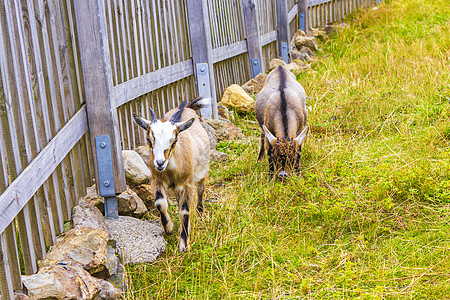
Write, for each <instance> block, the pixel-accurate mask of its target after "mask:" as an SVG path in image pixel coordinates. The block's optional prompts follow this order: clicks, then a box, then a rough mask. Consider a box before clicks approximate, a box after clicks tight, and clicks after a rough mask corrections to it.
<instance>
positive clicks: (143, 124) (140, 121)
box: [133, 114, 151, 130]
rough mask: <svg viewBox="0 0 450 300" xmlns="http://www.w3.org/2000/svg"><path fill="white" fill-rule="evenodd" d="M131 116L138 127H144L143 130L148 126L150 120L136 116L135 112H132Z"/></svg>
mask: <svg viewBox="0 0 450 300" xmlns="http://www.w3.org/2000/svg"><path fill="white" fill-rule="evenodd" d="M133 118H134V122H136V124H138V125H139V126H140V127H142V128H144V129H145V130H147V129H148V126H149V125H150V124H151V122H150V121H148V120H146V119H142V118H140V117H138V116H137V115H136V114H133Z"/></svg>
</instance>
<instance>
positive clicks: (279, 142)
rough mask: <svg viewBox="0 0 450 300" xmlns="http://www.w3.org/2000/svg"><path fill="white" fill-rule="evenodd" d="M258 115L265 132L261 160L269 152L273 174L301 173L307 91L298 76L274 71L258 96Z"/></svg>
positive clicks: (288, 72)
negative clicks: (300, 163) (298, 80)
mask: <svg viewBox="0 0 450 300" xmlns="http://www.w3.org/2000/svg"><path fill="white" fill-rule="evenodd" d="M255 112H256V119H257V120H258V123H259V126H260V129H261V149H260V151H259V156H258V160H259V161H262V160H263V159H264V156H265V150H267V155H268V158H269V167H270V173H271V174H272V175H273V174H275V173H276V174H277V175H278V178H279V179H285V178H287V177H289V176H290V174H291V173H292V171H293V170H295V171H296V172H298V171H299V170H298V168H299V159H300V154H301V147H302V142H303V140H304V138H305V137H306V135H307V134H308V126H306V117H307V114H306V94H305V90H304V89H303V87H302V86H301V84H300V83H298V82H297V80H296V78H295V75H294V74H293V73H292V72H290V71H288V70H286V69H285V68H283V67H281V66H280V67H278V68H276V69H274V70H273V71H271V72H270V73H269V75H267V79H266V82H265V83H264V86H263V88H262V90H261V91H260V92H259V93H258V94H257V95H256V102H255Z"/></svg>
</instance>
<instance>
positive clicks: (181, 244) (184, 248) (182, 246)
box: [178, 243, 189, 253]
mask: <svg viewBox="0 0 450 300" xmlns="http://www.w3.org/2000/svg"><path fill="white" fill-rule="evenodd" d="M178 250H179V251H180V253H183V252H186V253H187V252H189V245H187V246H186V245H184V243H180V248H179V249H178Z"/></svg>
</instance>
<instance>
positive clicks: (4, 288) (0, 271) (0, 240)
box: [0, 233, 14, 299]
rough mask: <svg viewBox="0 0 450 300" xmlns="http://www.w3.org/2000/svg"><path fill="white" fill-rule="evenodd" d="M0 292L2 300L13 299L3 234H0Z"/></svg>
mask: <svg viewBox="0 0 450 300" xmlns="http://www.w3.org/2000/svg"><path fill="white" fill-rule="evenodd" d="M0 291H1V297H2V299H14V288H13V283H12V279H11V268H10V267H9V259H8V252H7V243H6V238H5V234H4V233H2V234H0Z"/></svg>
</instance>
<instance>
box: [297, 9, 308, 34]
mask: <svg viewBox="0 0 450 300" xmlns="http://www.w3.org/2000/svg"><path fill="white" fill-rule="evenodd" d="M305 27H306V26H305V14H304V13H299V14H298V29H300V30H303V31H304V32H306V29H305Z"/></svg>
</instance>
